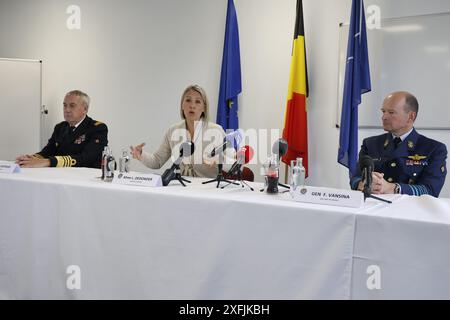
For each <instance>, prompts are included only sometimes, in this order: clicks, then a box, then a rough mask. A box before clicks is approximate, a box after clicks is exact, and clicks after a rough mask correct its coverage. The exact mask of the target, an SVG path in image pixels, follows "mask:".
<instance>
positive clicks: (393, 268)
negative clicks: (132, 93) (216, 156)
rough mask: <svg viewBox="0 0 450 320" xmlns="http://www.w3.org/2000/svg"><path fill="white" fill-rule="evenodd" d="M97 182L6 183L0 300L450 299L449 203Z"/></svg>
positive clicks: (51, 174) (83, 174) (10, 178)
mask: <svg viewBox="0 0 450 320" xmlns="http://www.w3.org/2000/svg"><path fill="white" fill-rule="evenodd" d="M99 174H100V172H99V170H93V169H86V168H70V169H64V168H44V169H22V171H21V173H18V174H0V298H2V299H379V298H388V299H390V298H394V299H395V298H444V299H449V298H450V276H449V274H448V273H449V272H450V250H448V248H447V247H448V245H447V244H448V243H450V242H449V241H446V240H450V239H449V238H450V228H449V225H450V200H448V199H435V198H432V197H429V196H422V197H420V198H419V197H417V198H414V197H410V196H400V197H399V196H393V197H391V199H393V200H394V203H393V204H391V205H387V204H384V203H380V202H376V201H374V200H373V201H372V200H370V199H369V200H368V201H367V202H366V203H365V205H364V206H363V207H361V208H358V209H352V208H340V207H334V206H324V205H314V204H304V203H298V202H294V201H293V200H292V199H291V198H290V196H289V194H288V193H280V194H277V195H269V194H267V193H261V192H259V191H254V192H252V191H250V190H248V189H247V188H241V187H240V186H229V187H227V188H225V189H216V188H215V185H214V184H208V185H204V184H202V183H201V182H202V181H204V180H202V179H193V182H192V184H189V185H188V186H187V187H182V186H181V185H179V184H178V183H177V182H173V183H171V184H170V185H169V186H168V187H161V188H143V187H135V186H123V185H116V184H111V183H107V182H103V181H101V180H100V179H99ZM252 185H253V186H254V187H255V188H256V189H258V188H259V187H260V185H259V184H257V183H253V184H252ZM388 198H389V197H388ZM374 268H375V269H374ZM377 268H378V269H377ZM373 270H375V273H371V272H372V271H373ZM369 271H370V272H369ZM374 279H375V280H376V281H375V282H374ZM369 282H370V283H369ZM374 286H375V287H376V288H373V287H374Z"/></svg>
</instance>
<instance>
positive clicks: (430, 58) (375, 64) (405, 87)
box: [336, 13, 450, 130]
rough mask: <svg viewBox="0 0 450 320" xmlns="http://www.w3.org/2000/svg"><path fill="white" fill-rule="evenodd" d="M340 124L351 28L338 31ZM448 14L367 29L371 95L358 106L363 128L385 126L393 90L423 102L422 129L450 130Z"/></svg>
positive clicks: (419, 123) (345, 26)
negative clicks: (387, 100) (386, 102)
mask: <svg viewBox="0 0 450 320" xmlns="http://www.w3.org/2000/svg"><path fill="white" fill-rule="evenodd" d="M339 29H340V30H339V82H338V83H339V88H338V97H339V99H338V109H337V110H338V112H337V122H336V123H337V125H339V124H340V116H341V108H342V92H343V88H344V76H345V62H346V55H347V38H348V29H349V25H348V23H347V24H341V25H340V28H339ZM449 30H450V13H439V14H428V15H420V16H411V17H402V18H391V19H382V20H381V28H380V29H373V30H370V29H367V38H368V47H369V63H370V75H371V82H372V91H371V92H369V93H366V94H364V95H363V96H362V103H361V104H360V106H359V109H358V110H359V112H358V113H359V126H360V127H361V128H380V127H381V111H380V108H381V105H382V102H383V99H384V98H385V96H386V95H387V94H389V93H390V92H393V91H409V92H411V93H412V94H414V95H415V96H416V97H417V100H418V101H419V113H418V117H417V120H416V122H415V127H416V128H418V129H432V130H442V129H443V130H449V129H450V36H449Z"/></svg>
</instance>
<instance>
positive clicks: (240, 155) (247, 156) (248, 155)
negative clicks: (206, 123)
mask: <svg viewBox="0 0 450 320" xmlns="http://www.w3.org/2000/svg"><path fill="white" fill-rule="evenodd" d="M254 154H255V152H254V151H253V148H252V147H250V146H248V145H245V146H243V147H241V148H240V149H239V150H238V152H237V153H236V159H237V160H236V162H235V163H233V165H232V166H231V168H230V170H229V171H228V172H227V174H229V175H232V176H234V175H237V174H238V173H239V172H240V171H242V166H243V165H244V164H247V163H249V162H250V160H252V159H253V155H254Z"/></svg>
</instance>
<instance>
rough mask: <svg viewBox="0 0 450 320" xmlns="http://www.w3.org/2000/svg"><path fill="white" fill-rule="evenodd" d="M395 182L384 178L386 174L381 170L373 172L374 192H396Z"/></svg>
mask: <svg viewBox="0 0 450 320" xmlns="http://www.w3.org/2000/svg"><path fill="white" fill-rule="evenodd" d="M394 189H395V183H390V182H387V181H386V180H384V174H383V173H380V172H373V173H372V192H373V193H374V194H388V193H394Z"/></svg>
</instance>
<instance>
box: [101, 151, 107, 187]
mask: <svg viewBox="0 0 450 320" xmlns="http://www.w3.org/2000/svg"><path fill="white" fill-rule="evenodd" d="M108 154H109V147H108V146H105V148H104V149H103V152H102V160H101V163H100V168H101V170H102V180H105V178H106V161H107V157H108Z"/></svg>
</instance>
